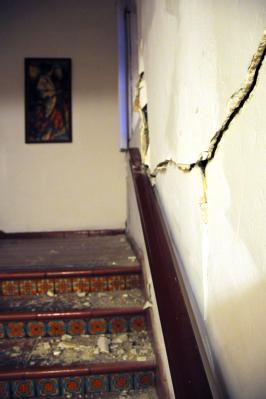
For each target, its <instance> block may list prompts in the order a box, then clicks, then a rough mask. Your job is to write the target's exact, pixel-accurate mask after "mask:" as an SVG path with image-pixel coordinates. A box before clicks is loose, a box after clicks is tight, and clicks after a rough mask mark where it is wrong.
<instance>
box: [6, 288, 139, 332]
mask: <svg viewBox="0 0 266 399" xmlns="http://www.w3.org/2000/svg"><path fill="white" fill-rule="evenodd" d="M143 304H144V297H143V294H142V292H141V291H140V290H139V289H135V290H128V291H113V292H98V293H89V294H88V295H83V294H80V293H79V294H67V295H60V296H58V297H57V296H53V297H48V296H39V297H2V298H0V338H24V337H31V338H33V337H45V336H47V337H56V336H61V335H64V334H69V335H73V336H76V335H85V334H92V335H93V334H100V333H101V334H105V333H126V332H135V331H142V330H144V329H146V317H145V311H144V309H143Z"/></svg>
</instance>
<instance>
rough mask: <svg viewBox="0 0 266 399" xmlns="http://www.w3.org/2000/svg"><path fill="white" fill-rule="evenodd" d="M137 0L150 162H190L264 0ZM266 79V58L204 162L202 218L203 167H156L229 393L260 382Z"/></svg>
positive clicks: (251, 390) (257, 32)
mask: <svg viewBox="0 0 266 399" xmlns="http://www.w3.org/2000/svg"><path fill="white" fill-rule="evenodd" d="M137 4H138V16H139V20H138V22H139V38H138V40H139V52H140V54H139V57H140V60H141V63H142V64H143V67H144V71H145V80H146V84H147V98H148V109H149V131H150V162H151V169H153V168H154V167H155V166H156V165H157V164H158V162H161V161H163V160H165V159H167V158H168V159H169V158H173V159H175V160H176V161H177V162H180V163H192V162H194V161H195V160H197V159H198V158H199V155H200V153H202V152H203V151H204V150H207V149H208V146H209V142H210V139H211V138H212V137H213V135H214V133H215V132H216V131H217V130H218V129H219V127H220V126H221V123H222V121H223V119H224V116H225V114H226V108H227V103H228V100H229V98H230V96H231V95H232V94H233V93H234V92H235V91H236V90H238V89H239V87H240V86H241V84H242V82H243V81H244V79H245V77H246V74H247V69H248V66H249V63H250V61H251V57H252V56H253V54H254V52H255V51H256V49H257V47H258V44H259V42H260V40H261V37H262V34H263V31H264V29H265V21H266V3H265V2H264V1H262V0H252V1H251V0H245V1H242V2H239V1H237V0H230V1H229V0H226V1H223V2H218V1H215V2H214V1H211V0H206V1H197V0H191V1H189V2H188V1H185V0H179V1H177V0H154V1H148V0H142V1H137ZM265 84H266V65H265V62H264V64H263V66H262V68H261V72H260V76H259V80H258V83H257V85H256V87H255V89H254V92H253V94H252V96H251V98H250V99H249V100H248V102H247V104H246V105H245V107H244V108H243V109H242V111H241V112H240V114H239V115H238V116H237V118H236V119H235V121H234V122H233V123H232V125H231V126H230V128H229V130H228V131H227V132H226V133H225V135H224V137H223V139H222V141H221V143H220V145H219V148H218V150H217V153H216V155H215V158H214V159H213V160H212V161H211V162H210V164H209V165H208V167H207V171H206V175H207V184H208V189H207V190H208V191H207V194H208V224H207V226H206V228H205V227H204V225H203V222H202V215H201V210H200V199H201V196H202V181H201V176H200V170H199V169H193V170H192V171H191V172H190V173H186V174H185V173H182V172H181V171H179V170H177V169H176V168H174V167H169V169H168V170H167V172H166V173H164V174H159V175H158V176H157V178H156V184H157V188H158V190H159V193H160V197H161V201H162V205H163V207H164V209H165V212H166V215H167V217H168V222H169V224H170V226H171V230H172V232H173V235H174V237H175V241H176V244H177V246H178V250H179V252H180V255H181V258H182V261H183V266H184V275H185V276H186V281H187V285H188V286H190V287H191V288H192V293H193V295H194V296H195V298H196V301H197V304H198V306H199V309H200V313H199V314H198V317H199V320H201V319H205V325H206V327H207V337H206V338H207V340H208V341H209V342H210V345H211V349H212V357H213V360H214V364H215V366H216V371H218V372H221V376H222V379H223V383H224V386H225V391H226V392H227V394H228V396H229V397H230V398H234V399H238V398H241V399H243V398H246V399H250V398H254V399H263V398H265V394H266V382H265V377H264V370H265V367H266V345H265V340H264V337H265V335H266V322H265V317H264V314H265V310H266V305H265V303H266V297H265V296H266V294H265V292H266V289H265V288H266V283H265V281H266V269H265V264H266V262H265V261H266V259H265V255H266V254H265V225H266V224H265V216H266V215H265V205H266V186H265V176H266V173H265V172H266V170H265V159H266V157H265V155H266V136H265V128H266V113H265V111H264V108H265V104H266V91H265ZM137 134H138V131H137V129H136V131H135V135H137ZM132 141H135V142H137V140H136V138H134V136H133V139H132ZM177 356H178V354H177Z"/></svg>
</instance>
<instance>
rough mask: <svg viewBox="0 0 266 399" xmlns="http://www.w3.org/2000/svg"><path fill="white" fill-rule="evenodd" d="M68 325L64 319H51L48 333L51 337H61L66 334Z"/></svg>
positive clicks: (48, 324)
mask: <svg viewBox="0 0 266 399" xmlns="http://www.w3.org/2000/svg"><path fill="white" fill-rule="evenodd" d="M66 330H67V325H66V323H65V322H64V321H63V320H51V321H48V323H47V334H48V335H49V336H50V337H60V336H62V335H64V334H66Z"/></svg>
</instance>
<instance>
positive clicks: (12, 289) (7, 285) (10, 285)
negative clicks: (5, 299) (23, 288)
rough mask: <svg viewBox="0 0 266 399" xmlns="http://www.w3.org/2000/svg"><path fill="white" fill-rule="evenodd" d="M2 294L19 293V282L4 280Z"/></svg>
mask: <svg viewBox="0 0 266 399" xmlns="http://www.w3.org/2000/svg"><path fill="white" fill-rule="evenodd" d="M1 288H2V290H1V291H2V295H19V282H18V281H13V280H7V281H2V283H1Z"/></svg>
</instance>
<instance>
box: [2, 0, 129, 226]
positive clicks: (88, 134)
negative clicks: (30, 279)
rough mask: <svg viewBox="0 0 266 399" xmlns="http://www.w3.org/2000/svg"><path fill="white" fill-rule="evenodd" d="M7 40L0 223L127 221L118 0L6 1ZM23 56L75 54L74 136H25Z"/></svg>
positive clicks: (106, 223)
mask: <svg viewBox="0 0 266 399" xmlns="http://www.w3.org/2000/svg"><path fill="white" fill-rule="evenodd" d="M103 26H104V29H103V28H102V27H103ZM0 42H1V64H0V131H1V133H0V186H1V209H0V230H5V231H7V232H8V231H40V230H41V231H47V230H76V229H90V228H91V229H94V228H95V229H97V228H100V229H101V228H122V227H124V223H125V219H126V176H125V156H124V154H121V153H120V152H119V124H118V98H117V97H118V93H117V75H118V71H117V36H116V4H115V0H101V1H100V2H99V1H97V0H91V1H87V0H80V1H78V2H77V1H75V0H68V1H64V0H56V1H53V0H46V1H44V2H43V1H34V0H23V1H20V0H13V1H12V2H10V1H0ZM25 57H70V58H71V59H72V121H73V143H72V144H40V145H36V144H35V145H26V144H24V58H25Z"/></svg>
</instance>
